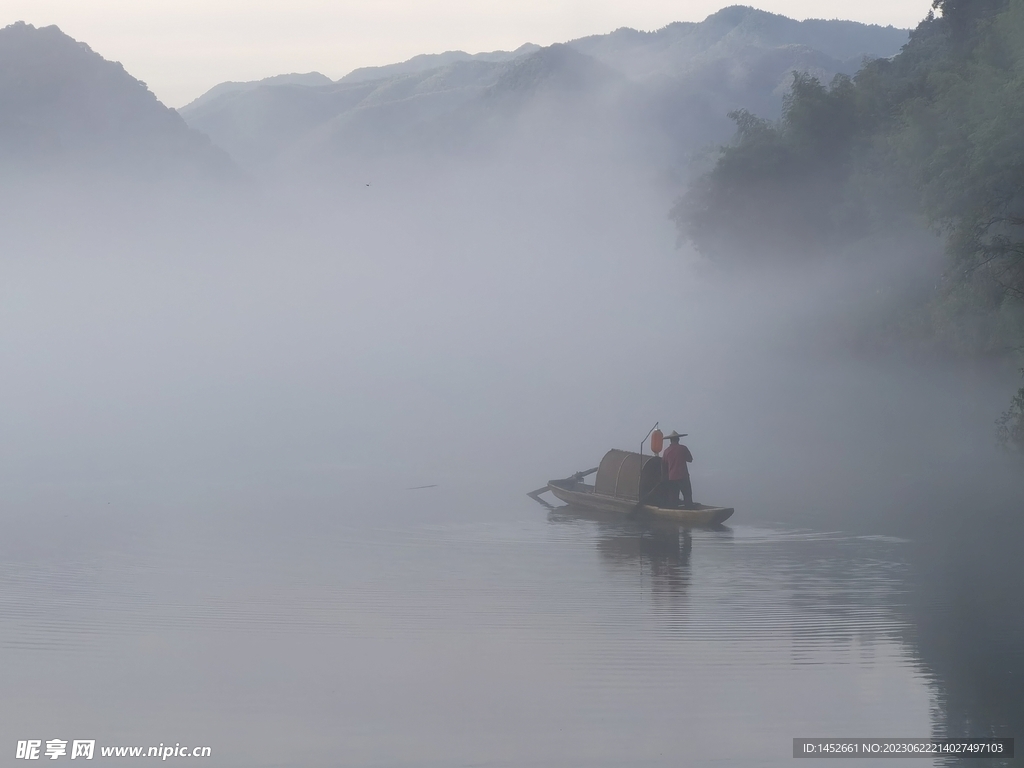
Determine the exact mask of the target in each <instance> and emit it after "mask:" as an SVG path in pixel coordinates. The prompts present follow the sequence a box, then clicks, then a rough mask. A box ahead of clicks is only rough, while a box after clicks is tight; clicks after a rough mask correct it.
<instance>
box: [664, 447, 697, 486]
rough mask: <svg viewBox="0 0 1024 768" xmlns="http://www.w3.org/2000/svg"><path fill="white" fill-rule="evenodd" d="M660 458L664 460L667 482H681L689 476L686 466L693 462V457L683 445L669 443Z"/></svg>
mask: <svg viewBox="0 0 1024 768" xmlns="http://www.w3.org/2000/svg"><path fill="white" fill-rule="evenodd" d="M662 458H663V459H664V460H665V472H666V474H667V476H668V479H669V480H682V479H683V478H684V477H689V476H690V469H689V467H687V466H686V464H687V462H690V461H693V455H692V454H691V453H690V449H689V448H687V447H686V446H685V445H680V444H679V443H671V444H670V445H669V446H668V448H666V449H665V455H664V456H663V457H662Z"/></svg>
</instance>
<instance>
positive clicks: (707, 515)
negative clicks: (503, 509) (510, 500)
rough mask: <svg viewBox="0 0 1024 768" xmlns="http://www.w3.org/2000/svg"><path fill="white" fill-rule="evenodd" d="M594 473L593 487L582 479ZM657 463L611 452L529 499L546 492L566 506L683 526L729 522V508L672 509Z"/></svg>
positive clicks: (636, 455)
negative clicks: (648, 517)
mask: <svg viewBox="0 0 1024 768" xmlns="http://www.w3.org/2000/svg"><path fill="white" fill-rule="evenodd" d="M594 472H597V478H596V479H595V481H594V484H593V485H587V484H586V483H585V482H583V478H584V477H586V476H587V475H590V474H593V473H594ZM661 479H662V467H661V459H660V458H659V457H657V456H641V455H640V454H639V453H633V452H631V451H619V450H611V451H608V453H606V454H605V456H604V458H603V459H601V465H600V466H598V467H595V468H594V469H591V470H588V471H586V472H577V473H576V474H575V475H572V476H571V477H567V478H565V479H563V480H551V481H549V482H548V484H547V486H546V487H544V488H538V489H537V490H536V491H533V492H532V493H531V494H530V495H531V496H533V497H535V498H536V497H537V496H538V495H539V494H541V493H545V492H547V491H550V492H551V493H552V494H553V495H554V496H555V497H556V498H558V499H561V500H562V501H564V502H565V503H566V504H569V505H570V506H576V507H583V508H585V509H596V510H601V511H604V512H619V513H622V514H626V515H635V514H649V515H659V516H661V517H667V518H671V519H673V520H675V521H677V522H679V523H681V524H683V525H693V526H704V525H717V524H719V523H721V522H724V521H725V520H727V519H729V518H730V517H731V516H732V514H733V512H734V511H735V510H734V509H733V508H732V507H713V506H709V505H707V504H694V505H693V506H692V507H676V506H673V505H672V504H671V502H670V501H669V500H668V499H666V498H665V497H664V491H663V485H662V483H661Z"/></svg>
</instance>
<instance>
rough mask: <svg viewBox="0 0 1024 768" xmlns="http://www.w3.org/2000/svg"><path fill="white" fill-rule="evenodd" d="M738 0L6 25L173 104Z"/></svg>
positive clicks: (45, 18) (30, 16)
mask: <svg viewBox="0 0 1024 768" xmlns="http://www.w3.org/2000/svg"><path fill="white" fill-rule="evenodd" d="M730 4H732V3H731V2H730V1H729V0H681V1H678V2H668V1H667V0H628V1H627V0H515V1H514V2H513V1H512V0H502V2H497V1H492V2H488V0H347V1H346V2H326V1H325V0H289V2H281V1H279V0H278V1H275V0H0V26H6V25H7V24H10V23H13V22H15V21H26V22H28V23H29V24H35V25H36V26H46V25H49V24H56V25H57V26H59V27H60V28H61V29H62V30H64V32H66V33H67V34H69V35H71V36H72V37H74V38H75V39H77V40H81V41H83V42H85V43H88V44H89V46H90V47H92V48H93V50H95V51H97V52H98V53H100V54H101V55H102V56H104V57H105V58H107V59H112V60H114V61H120V62H121V63H122V64H124V66H125V69H127V70H128V71H129V72H130V73H131V74H132V75H134V76H135V77H137V78H139V79H140V80H143V81H145V82H146V83H147V84H148V85H149V87H150V89H151V90H152V91H153V92H154V93H156V95H157V97H158V98H159V99H160V100H161V101H163V102H164V103H165V104H167V105H168V106H172V107H180V106H182V105H184V104H186V103H188V102H189V101H191V100H192V99H194V98H196V97H197V96H199V95H200V94H202V93H203V92H204V91H206V90H207V89H208V88H210V87H211V86H213V85H216V84H217V83H220V82H223V81H225V80H257V79H259V78H263V77H268V76H270V75H277V74H282V73H285V72H310V71H314V70H315V71H318V72H322V73H324V74H325V75H327V76H329V77H331V78H338V77H341V76H342V75H344V74H346V73H348V72H350V71H351V70H353V69H355V68H356V67H362V66H372V65H379V64H390V63H393V62H396V61H403V60H405V59H408V58H410V57H412V56H415V55H416V54H419V53H439V52H442V51H447V50H455V49H458V50H464V51H469V52H471V53H477V52H479V51H492V50H499V49H500V50H511V49H513V48H517V47H519V46H520V45H522V44H523V43H526V42H531V43H537V44H539V45H550V44H551V43H556V42H564V41H566V40H571V39H573V38H576V37H582V36H584V35H591V34H601V33H605V32H610V31H612V30H614V29H617V28H619V27H633V28H635V29H643V30H653V29H658V28H660V27H663V26H665V25H666V24H668V23H670V22H673V21H700V20H701V19H703V18H705V17H706V16H708V15H709V14H711V13H714V12H715V11H716V10H718V9H719V8H721V7H723V6H725V5H730ZM752 4H754V5H755V6H756V7H758V8H761V9H763V10H766V11H771V12H773V13H781V14H784V15H786V16H789V17H791V18H796V19H806V18H826V19H830V18H843V19H853V20H855V21H862V22H866V23H873V24H882V25H886V24H892V25H894V26H899V27H911V26H914V25H915V24H917V22H918V21H920V20H921V19H922V18H923V17H924V16H925V14H926V13H927V12H928V9H929V7H930V5H931V3H930V0H860V1H859V2H854V1H853V0H763V1H762V2H759V3H752Z"/></svg>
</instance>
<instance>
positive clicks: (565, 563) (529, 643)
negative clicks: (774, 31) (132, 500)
mask: <svg viewBox="0 0 1024 768" xmlns="http://www.w3.org/2000/svg"><path fill="white" fill-rule="evenodd" d="M109 510H110V511H104V510H94V511H92V512H89V513H81V514H77V515H71V514H69V513H66V512H65V511H63V510H62V509H61V508H60V507H59V506H55V507H54V508H53V509H52V510H51V511H50V512H48V513H45V514H42V513H39V512H38V510H37V511H35V512H34V513H33V514H32V515H27V514H26V515H18V514H14V515H13V516H11V517H9V518H8V521H7V528H8V531H9V535H7V536H5V537H4V540H3V542H2V544H0V547H2V554H3V558H2V560H0V660H2V663H0V676H2V677H0V685H2V688H3V690H4V692H5V694H4V696H3V698H2V705H0V707H2V709H0V733H2V736H3V750H4V752H5V753H7V755H8V757H13V755H14V752H15V745H16V742H17V741H18V740H26V739H40V740H41V741H43V742H44V743H45V741H46V740H49V739H63V740H68V741H69V742H70V741H71V740H74V739H95V740H96V742H97V745H98V747H97V756H96V760H97V761H98V763H99V764H102V763H104V762H110V763H111V764H119V765H121V764H132V763H137V762H143V763H146V762H152V761H145V760H141V761H140V760H134V761H133V760H131V759H126V758H121V759H117V760H107V761H104V760H103V759H102V758H101V757H100V756H99V754H98V749H99V746H104V745H147V746H148V745H157V744H165V745H166V744H186V745H208V746H210V747H211V748H212V758H210V759H207V760H204V761H202V763H203V764H204V765H211V766H214V765H215V766H414V765H415V766H445V767H448V766H506V765H507V766H554V765H559V766H603V765H608V766H680V765H709V766H710V765H722V766H726V765H764V766H772V765H791V764H792V761H793V758H792V757H791V750H792V739H793V738H794V737H803V736H863V737H866V736H879V737H895V736H902V737H928V736H941V735H951V736H965V735H986V734H989V733H999V734H1002V735H1017V736H1018V737H1020V736H1024V734H1022V733H1016V734H1014V733H1013V732H1012V730H1013V728H1014V727H1015V726H1016V725H1018V724H1019V723H1020V705H1019V702H1018V703H1017V704H1014V703H1013V699H1012V693H1010V692H1012V690H1015V688H1014V687H1013V675H1015V674H1016V675H1018V677H1017V678H1016V680H1017V681H1019V680H1020V678H1019V673H1020V669H1021V666H1020V660H1021V657H1020V651H1019V645H1018V641H1019V639H1020V638H1019V636H1015V635H1013V634H1012V633H1013V631H1015V630H1014V629H1013V628H1009V629H1008V628H1007V627H1006V626H1003V627H1002V629H996V630H993V631H994V632H997V633H1002V635H1003V636H1002V637H1001V638H998V637H997V638H995V640H1000V641H1001V642H1002V641H1004V642H1003V646H1005V647H1003V650H1002V655H1001V656H1000V655H999V653H998V652H997V651H992V650H991V649H992V643H991V641H992V640H993V637H991V636H989V637H987V638H986V637H975V638H974V642H973V643H972V644H971V647H974V648H976V650H977V654H978V655H979V656H981V658H973V659H965V658H961V657H962V655H963V654H962V652H961V651H960V650H958V648H959V647H960V646H959V645H958V644H957V642H956V641H955V640H954V639H951V638H950V637H949V636H948V635H949V632H950V631H951V630H952V631H953V634H956V633H960V634H964V633H967V634H970V633H971V632H972V631H974V630H972V629H971V628H970V627H965V626H963V623H964V622H967V621H968V620H967V619H965V618H964V617H963V616H961V615H959V614H957V613H956V610H957V609H956V607H955V606H954V605H953V604H952V603H950V602H949V601H948V600H946V599H945V598H943V597H941V595H942V592H943V588H942V587H939V586H936V585H939V583H940V581H941V578H940V577H939V576H937V575H936V573H934V572H930V571H929V567H931V568H932V569H933V570H934V568H935V565H936V559H935V558H932V557H930V556H928V553H927V552H924V551H923V549H922V546H921V545H920V544H919V543H916V542H913V541H908V540H905V539H901V538H896V537H889V536H880V535H866V536H865V535H855V534H852V533H844V532H842V531H838V530H814V529H808V528H798V527H795V526H791V525H789V526H787V525H782V524H778V523H772V522H770V521H759V520H758V519H757V516H756V514H751V513H750V512H749V511H747V510H742V509H741V510H740V511H739V514H737V515H736V517H735V519H734V521H730V522H731V523H732V524H731V525H729V526H728V527H725V528H722V529H721V530H695V531H692V532H689V531H686V530H681V529H679V528H678V527H675V526H672V525H665V524H660V525H652V524H649V523H645V522H643V521H629V520H622V519H619V518H614V517H601V516H597V515H588V514H582V513H579V512H573V511H571V510H569V509H567V508H562V509H554V510H548V509H545V508H543V507H541V506H540V505H537V504H535V503H534V502H533V501H531V500H530V499H528V498H526V497H525V496H520V495H513V494H509V495H507V496H506V497H502V496H500V495H499V496H497V497H495V498H491V499H489V500H487V501H485V502H476V503H472V502H470V501H469V499H467V498H463V497H461V496H460V495H459V494H457V493H455V492H451V491H448V490H446V488H444V487H439V488H426V489H421V490H409V491H395V492H391V493H390V494H383V498H381V496H380V495H378V496H377V497H376V498H375V500H374V501H373V502H372V503H371V502H370V501H369V500H367V501H365V502H353V503H352V504H350V505H349V506H348V508H345V509H341V510H339V509H338V508H337V507H336V506H332V504H329V503H326V502H323V501H322V500H321V501H317V500H315V499H307V500H306V501H304V502H301V503H299V502H296V503H295V505H294V506H293V507H292V508H286V509H282V508H281V507H280V506H279V505H278V504H276V503H271V502H270V501H267V502H266V503H264V504H258V503H254V504H249V505H239V506H238V507H232V506H231V505H230V504H225V505H224V506H223V508H221V509H218V510H217V511H216V513H215V514H214V513H212V512H210V511H209V510H207V511H200V510H190V509H165V510H159V511H151V512H145V513H144V512H140V511H139V510H137V509H127V508H125V509H117V508H116V505H115V504H112V505H111V506H110V507H109ZM929 563H930V564H931V566H928V564H929ZM965 605H978V603H977V601H973V602H972V601H970V600H968V601H967V602H966V603H965ZM979 610H982V611H984V610H987V609H986V608H985V607H984V605H982V606H981V608H980V609H979ZM1000 610H1001V609H1000V608H998V607H997V606H994V607H992V608H991V612H994V613H995V614H998V613H999V611H1000ZM924 617H930V619H929V620H926V619H925V618H924ZM956 622H960V624H958V625H957V626H953V624H954V623H956ZM975 626H976V625H975ZM986 643H987V644H986ZM996 645H999V643H996ZM997 650H998V649H997ZM993 653H995V656H993V655H992V654H993ZM957 654H960V656H958V655H957ZM986 659H988V662H986ZM994 659H998V660H997V661H996V660H994ZM986 663H991V664H995V666H996V667H998V669H991V668H989V672H990V673H991V674H989V679H988V681H987V682H986V678H985V669H986ZM972 664H974V665H975V666H976V667H977V669H974V668H972V666H971V665H972ZM1014 664H1017V665H1018V666H1016V668H1013V665H1014ZM959 678H963V679H959ZM964 680H966V683H965V682H964ZM1007 681H1009V682H1007ZM972 686H973V687H972ZM986 686H987V687H986ZM1000 686H1002V690H1003V694H1000V693H999V690H996V689H1000ZM1007 686H1009V687H1007ZM965 691H967V693H965ZM972 691H973V693H972ZM1000 695H1003V698H1002V699H1001V698H1000ZM972 696H974V699H973V700H972V699H971V697H972ZM1015 707H1016V708H1015ZM951 731H952V732H951ZM63 759H68V758H66V757H65V758H63ZM17 762H19V763H20V761H17ZM171 762H172V763H173V762H180V759H179V760H177V761H176V760H175V759H173V758H172V759H171ZM883 762H884V761H883ZM930 762H931V761H928V760H921V761H918V762H917V763H915V765H923V764H930ZM986 762H987V764H989V765H992V764H994V763H993V762H992V761H986ZM2 763H3V764H4V765H8V764H12V763H15V761H14V760H13V759H12V760H8V759H7V758H5V759H4V760H3V761H2Z"/></svg>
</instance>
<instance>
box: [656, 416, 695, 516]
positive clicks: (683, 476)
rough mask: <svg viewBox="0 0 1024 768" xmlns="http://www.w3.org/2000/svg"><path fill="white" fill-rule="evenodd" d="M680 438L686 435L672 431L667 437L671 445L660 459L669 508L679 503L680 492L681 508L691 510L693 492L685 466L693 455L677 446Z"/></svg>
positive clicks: (686, 449) (688, 470)
mask: <svg viewBox="0 0 1024 768" xmlns="http://www.w3.org/2000/svg"><path fill="white" fill-rule="evenodd" d="M680 437H686V435H685V434H682V435H680V434H679V433H678V432H676V431H675V430H674V429H673V430H672V434H670V435H668V441H669V443H671V445H669V447H668V448H666V449H665V455H664V456H663V457H662V459H663V460H664V462H665V471H666V474H667V477H668V480H666V481H665V485H666V486H667V489H668V497H669V499H670V500H671V506H673V507H674V506H676V505H677V504H678V503H679V492H680V491H682V493H683V506H684V507H685V508H686V509H692V508H693V490H692V489H691V487H690V469H689V467H687V466H686V465H687V464H688V463H689V462H691V461H693V454H691V453H690V449H689V448H687V447H686V446H685V445H680V444H679V438H680Z"/></svg>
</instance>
